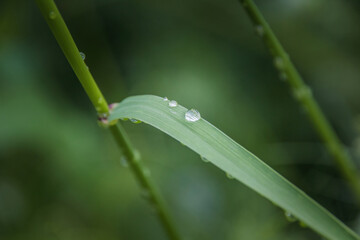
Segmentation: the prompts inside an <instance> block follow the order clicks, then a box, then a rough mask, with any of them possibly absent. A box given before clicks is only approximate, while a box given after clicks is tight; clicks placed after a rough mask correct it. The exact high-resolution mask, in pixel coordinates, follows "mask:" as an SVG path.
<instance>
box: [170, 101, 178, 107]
mask: <svg viewBox="0 0 360 240" xmlns="http://www.w3.org/2000/svg"><path fill="white" fill-rule="evenodd" d="M177 105H178V103H177V101H175V100H171V101H170V102H169V107H176V106H177Z"/></svg>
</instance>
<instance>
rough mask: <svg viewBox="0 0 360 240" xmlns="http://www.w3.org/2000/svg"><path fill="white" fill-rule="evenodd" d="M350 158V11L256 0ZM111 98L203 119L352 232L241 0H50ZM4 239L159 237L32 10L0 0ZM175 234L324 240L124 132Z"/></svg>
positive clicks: (358, 104)
mask: <svg viewBox="0 0 360 240" xmlns="http://www.w3.org/2000/svg"><path fill="white" fill-rule="evenodd" d="M256 3H257V4H258V5H259V7H260V9H261V10H262V12H263V14H264V15H265V17H266V18H267V19H268V21H269V23H270V24H271V25H272V27H273V29H274V31H275V33H276V34H277V35H278V37H279V39H280V41H281V42H282V43H283V45H284V46H285V48H286V49H287V50H288V52H289V54H290V56H291V58H292V60H293V61H294V63H295V64H296V66H297V67H298V69H299V71H300V72H301V74H302V76H303V77H304V79H305V81H306V82H307V83H308V84H309V85H310V86H311V87H312V89H313V94H314V96H315V97H316V98H317V99H318V101H319V103H320V105H321V106H322V107H323V109H324V111H325V113H326V115H327V116H328V117H329V119H330V121H331V123H332V124H333V126H334V127H335V129H336V131H337V132H338V134H339V136H340V138H341V139H342V141H343V142H344V143H345V145H346V147H347V148H348V150H349V153H350V154H352V155H353V157H354V158H355V159H356V161H357V163H358V161H359V158H360V137H359V131H360V115H359V113H360V94H359V89H360V81H359V76H360V67H359V66H360V28H359V23H360V2H359V1H356V0H352V1H351V0H348V1H340V0H332V1H325V0H274V1H266V0H262V1H260V0H258V1H256ZM57 4H58V7H59V10H60V12H62V15H63V17H64V19H65V21H66V22H67V24H68V27H69V29H70V31H71V33H72V34H73V37H74V39H75V41H76V43H77V44H78V47H79V50H80V51H82V52H84V53H85V54H86V60H85V61H86V63H87V65H88V66H89V68H90V70H91V72H92V73H93V75H94V77H95V79H96V80H97V82H98V85H99V86H100V88H101V89H102V91H103V93H104V95H105V96H106V97H107V99H108V100H109V102H116V101H121V100H122V99H123V98H125V97H127V96H130V95H138V94H154V95H159V96H167V97H168V98H170V99H175V100H177V101H178V102H179V103H180V104H182V105H184V106H185V107H187V108H191V107H194V108H197V109H198V110H199V111H200V112H201V115H202V116H203V117H204V118H206V119H207V120H208V121H210V122H211V123H213V124H214V125H215V126H217V127H218V128H220V129H221V130H222V131H224V132H225V133H226V134H228V135H229V136H230V137H232V138H233V139H234V140H236V141H237V142H238V143H240V144H242V145H243V146H245V147H246V148H247V149H249V150H250V151H252V152H253V153H254V154H256V155H257V156H259V157H260V158H261V159H262V160H264V161H265V162H266V163H268V164H269V165H270V166H271V167H273V168H274V169H276V170H277V171H278V172H280V173H281V174H283V175H284V176H285V177H286V178H288V179H289V180H290V181H292V182H293V183H295V184H296V185H297V186H299V187H300V188H301V189H303V190H304V191H305V192H306V193H307V194H309V195H310V196H311V197H313V198H314V199H315V200H317V201H318V202H319V203H320V204H321V205H323V206H325V207H326V208H327V209H329V210H330V211H331V212H332V213H334V214H335V215H336V216H337V217H338V218H340V219H341V220H342V221H344V222H345V223H346V224H347V225H349V226H350V227H352V228H354V229H356V230H357V231H358V232H359V231H360V216H359V212H358V209H357V208H356V206H355V203H354V199H353V197H352V194H351V193H350V192H349V190H348V188H347V186H346V184H345V183H344V181H343V180H342V179H341V177H340V176H339V174H338V172H337V170H336V169H335V167H334V165H333V163H332V159H331V157H330V156H329V155H328V153H327V152H326V149H325V148H324V146H323V144H322V143H321V142H320V141H319V138H318V137H317V136H316V134H315V133H314V130H313V128H312V126H311V125H310V124H309V122H308V120H307V118H306V116H305V114H304V111H303V110H302V109H301V107H300V106H299V105H298V104H297V103H296V102H295V101H294V100H293V97H292V94H291V92H290V91H289V89H288V87H287V85H286V83H284V82H281V81H280V80H279V77H278V73H277V72H276V71H275V69H274V68H273V66H272V65H273V64H272V59H271V57H270V56H269V54H268V52H267V50H266V48H265V47H264V45H263V43H262V42H261V40H260V39H259V38H258V37H257V36H256V34H255V33H254V29H253V27H252V25H251V23H250V21H249V19H248V18H247V16H246V14H245V12H244V11H243V9H242V8H241V6H240V4H239V3H238V2H237V1H236V0H228V1H220V0H207V1H205V0H197V1H194V0H170V1H165V0H155V1H134V0H117V1H115V0H102V1H101V0H88V1H70V0H62V1H60V0H59V1H57ZM0 112H1V118H0V239H4V240H8V239H9V240H15V239H16V240H17V239H37V240H38V239H40V240H42V239H55V240H73V239H74V240H75V239H76V240H79V239H84V240H85V239H86V240H100V239H108V240H113V239H117V240H119V239H145V240H146V239H157V240H161V239H166V236H165V234H164V232H163V230H162V228H161V225H160V224H159V222H158V220H157V218H156V215H155V214H154V211H153V210H152V209H151V208H150V207H149V205H148V204H147V202H146V200H144V199H143V198H142V197H141V191H140V190H139V188H138V187H137V184H136V180H135V179H134V178H133V176H132V175H131V173H130V171H129V169H128V168H126V167H124V166H121V164H120V153H119V151H118V149H117V148H116V146H115V144H114V142H113V140H112V138H111V136H110V135H109V132H108V131H106V130H103V129H101V128H99V127H98V126H97V122H96V114H95V112H94V110H93V107H92V106H91V104H90V101H89V100H88V99H87V96H86V95H85V93H84V91H83V90H82V88H81V86H80V84H79V83H78V81H77V79H76V77H75V75H74V73H73V72H72V70H71V68H70V66H69V65H68V63H67V61H66V59H65V57H64V56H63V54H62V52H61V50H60V48H59V47H58V45H57V43H56V41H55V39H54V37H53V36H52V35H51V33H50V30H49V29H48V27H47V25H46V23H45V21H44V19H43V18H42V16H41V14H40V11H39V10H38V9H37V7H36V4H35V1H21V0H1V1H0ZM124 127H125V128H126V130H128V132H129V135H130V137H131V139H132V140H133V142H134V144H135V145H136V147H137V148H138V149H139V150H140V152H141V154H142V156H143V159H144V162H145V164H146V165H147V166H149V167H150V169H151V173H152V176H153V178H154V179H155V181H156V183H157V184H158V185H159V187H160V188H161V191H162V193H163V194H164V197H165V198H166V200H167V203H168V205H169V208H170V210H171V213H172V215H173V217H174V219H175V221H176V224H177V225H178V228H179V230H180V231H181V233H182V235H183V236H184V237H186V239H249V240H260V239H261V240H268V239H274V240H275V239H277V240H278V239H294V240H297V239H321V237H320V236H318V235H317V234H315V233H313V232H312V231H311V230H309V229H307V228H301V227H299V225H298V224H297V223H289V222H288V221H287V220H286V218H285V217H284V213H283V211H282V210H281V209H279V208H277V207H275V206H273V205H272V204H271V203H270V202H269V201H267V200H265V199H263V198H262V197H261V196H259V195H258V194H256V193H254V192H253V191H251V190H249V189H248V188H246V187H245V186H243V185H242V184H240V183H238V182H237V181H235V180H229V179H228V178H226V176H225V174H224V173H223V172H221V171H220V170H218V169H217V168H216V167H214V166H212V165H211V164H206V163H204V162H202V161H201V160H200V157H199V156H198V155H196V154H195V153H193V152H192V151H191V150H189V149H188V148H186V147H184V146H182V145H181V144H179V143H178V142H177V141H175V140H173V139H172V138H170V137H168V136H167V135H165V134H163V133H162V132H160V131H158V130H156V129H153V128H152V127H150V126H147V125H145V124H138V125H134V124H131V123H129V122H125V123H124Z"/></svg>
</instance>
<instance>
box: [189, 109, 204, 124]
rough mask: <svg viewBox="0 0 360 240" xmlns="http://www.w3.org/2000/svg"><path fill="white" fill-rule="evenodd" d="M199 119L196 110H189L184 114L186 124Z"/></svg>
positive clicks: (199, 116)
mask: <svg viewBox="0 0 360 240" xmlns="http://www.w3.org/2000/svg"><path fill="white" fill-rule="evenodd" d="M200 119H201V115H200V113H199V111H198V110H196V109H190V110H189V111H187V112H186V113H185V120H186V121H188V122H196V121H198V120H200Z"/></svg>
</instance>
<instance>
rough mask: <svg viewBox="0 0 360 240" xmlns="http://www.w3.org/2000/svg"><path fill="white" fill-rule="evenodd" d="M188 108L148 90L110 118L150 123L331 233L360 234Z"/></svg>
mask: <svg viewBox="0 0 360 240" xmlns="http://www.w3.org/2000/svg"><path fill="white" fill-rule="evenodd" d="M186 112H187V109H186V108H184V107H183V106H180V105H178V106H176V107H173V108H171V107H169V102H168V101H165V100H164V99H163V98H160V97H157V96H152V95H143V96H134V97H129V98H127V99H125V100H124V101H122V102H121V103H119V104H118V105H117V106H116V107H115V108H114V109H113V111H112V113H111V114H110V117H109V120H110V121H112V120H115V119H122V118H134V119H138V120H141V121H143V122H145V123H147V124H150V125H152V126H154V127H156V128H158V129H160V130H161V131H163V132H165V133H167V134H168V135H170V136H171V137H173V138H175V139H176V140H178V141H179V142H181V143H183V144H184V145H186V146H188V147H189V148H190V149H192V150H193V151H195V152H196V153H198V154H199V155H201V156H203V157H205V158H206V159H207V160H209V161H210V162H212V163H213V164H214V165H216V166H217V167H218V168H220V169H222V170H223V171H225V172H226V173H228V174H230V175H231V176H233V177H234V178H236V179H237V180H239V181H240V182H242V183H244V184H245V185H246V186H248V187H250V188H251V189H253V190H254V191H256V192H257V193H259V194H260V195H262V196H264V197H265V198H267V199H269V200H270V201H271V202H273V203H274V204H276V205H278V206H279V207H281V208H283V209H284V210H286V211H288V212H290V213H291V214H292V215H294V216H295V217H296V218H298V219H299V220H300V221H302V222H303V223H305V224H306V225H307V226H309V227H310V228H312V229H313V230H315V231H316V232H318V233H320V234H322V235H323V236H325V237H327V238H328V239H334V240H335V239H336V240H347V239H360V238H359V236H358V235H356V234H355V233H354V232H353V231H352V230H351V229H349V228H348V227H347V226H345V225H344V224H343V223H342V222H341V221H339V220H338V219H337V218H336V217H334V216H333V215H332V214H331V213H330V212H328V211H327V210H326V209H325V208H323V207H322V206H320V205H319V204H318V203H316V202H315V201H314V200H312V199H311V198H310V197H309V196H307V195H306V194H305V193H304V192H303V191H301V190H300V189H299V188H297V187H296V186H294V185H293V184H292V183H290V182H289V181H287V180H286V179H285V178H284V177H282V176H281V175H279V174H278V173H277V172H276V171H274V170H273V169H272V168H270V167H269V166H268V165H266V164H265V163H264V162H262V161H261V160H260V159H259V158H257V157H256V156H255V155H253V154H252V153H250V152H249V151H247V150H246V149H245V148H243V147H242V146H240V145H239V144H238V143H236V142H235V141H234V140H232V139H231V138H230V137H228V136H227V135H225V134H224V133H223V132H221V131H220V130H219V129H217V128H216V127H214V126H213V125H211V124H210V123H209V122H207V121H206V120H205V119H200V120H199V121H196V122H187V121H186V120H185V113H186ZM199 159H200V158H199Z"/></svg>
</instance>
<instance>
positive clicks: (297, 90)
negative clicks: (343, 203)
mask: <svg viewBox="0 0 360 240" xmlns="http://www.w3.org/2000/svg"><path fill="white" fill-rule="evenodd" d="M240 2H241V3H242V6H243V7H244V9H245V11H246V12H247V14H248V15H249V17H250V19H251V21H252V22H253V24H254V27H255V31H256V32H257V34H258V35H259V36H260V37H261V38H262V39H263V41H264V43H265V44H266V46H267V47H268V49H269V50H270V53H271V54H272V56H273V57H274V65H275V67H276V68H277V69H278V70H279V72H280V78H282V79H284V80H287V82H288V83H289V86H290V88H291V90H292V91H293V94H294V96H295V98H296V100H297V101H298V102H299V104H300V105H302V107H303V108H304V109H305V110H306V113H307V116H308V117H309V119H310V121H311V123H312V124H313V126H314V128H315V129H316V131H317V133H318V134H319V136H320V137H321V139H322V140H323V141H324V143H325V145H326V147H327V149H328V151H329V152H330V154H331V155H332V156H333V158H334V160H335V163H336V165H337V167H338V169H339V171H340V172H341V174H342V175H343V177H344V178H345V179H346V180H347V182H348V183H349V186H350V188H351V189H352V191H353V193H354V195H355V197H356V200H357V204H358V205H359V206H360V178H359V175H358V172H357V169H356V167H355V165H354V162H353V160H352V159H351V157H350V155H349V154H348V153H347V151H346V150H345V148H344V146H343V145H342V144H341V142H340V140H339V138H338V136H337V135H336V133H335V131H334V129H333V128H332V127H331V125H330V124H329V121H328V120H327V119H326V117H325V115H324V113H323V112H322V110H321V109H320V107H319V105H318V103H317V102H316V100H315V99H314V98H313V96H312V93H311V89H310V88H309V87H308V86H307V85H306V84H305V83H304V81H303V80H302V78H301V76H300V74H299V73H298V71H297V69H296V68H295V66H294V65H293V63H292V62H291V60H290V58H289V55H288V54H287V53H286V52H285V50H284V48H283V47H282V45H281V44H280V42H279V40H278V39H277V38H276V36H275V34H274V33H273V31H272V30H271V28H270V26H269V24H268V23H267V22H266V20H265V19H264V17H263V16H262V14H261V12H260V11H259V9H258V8H257V6H256V5H255V3H254V2H253V1H252V0H240Z"/></svg>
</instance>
